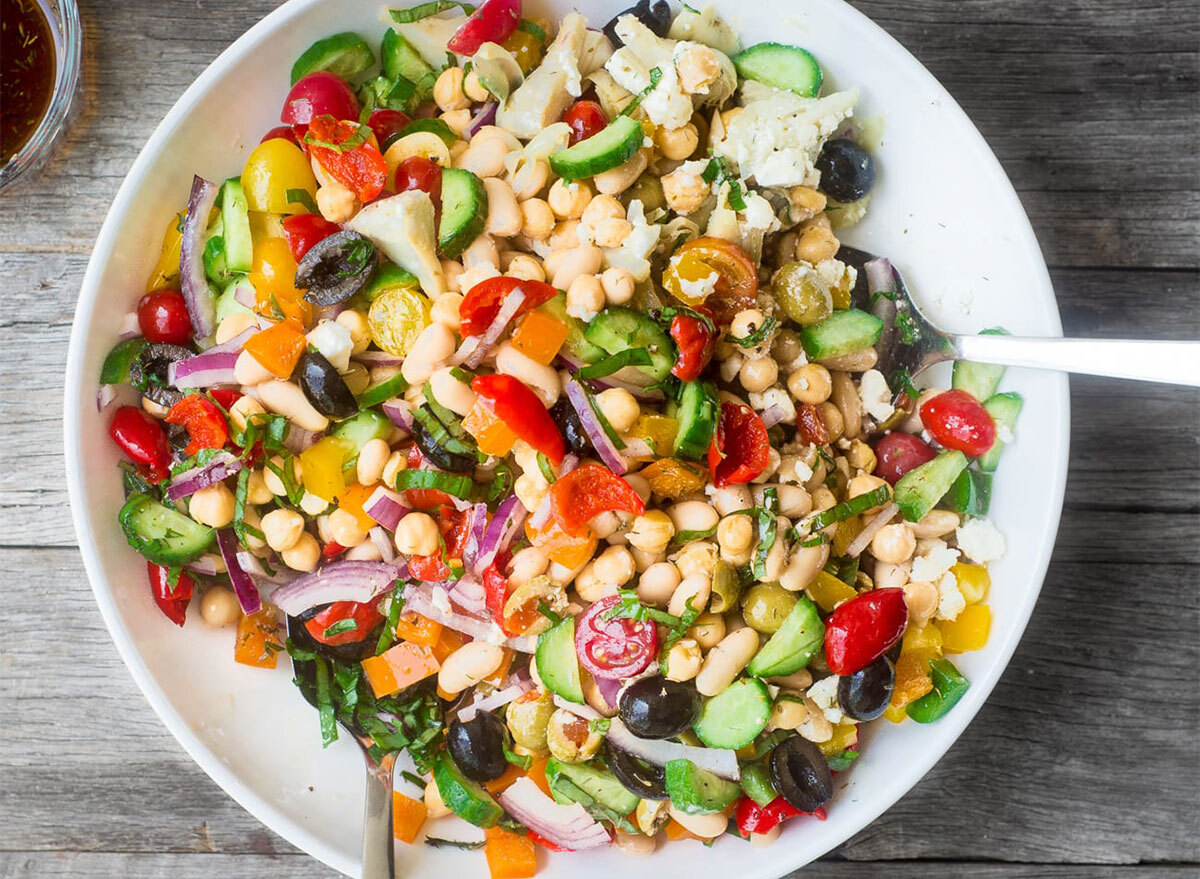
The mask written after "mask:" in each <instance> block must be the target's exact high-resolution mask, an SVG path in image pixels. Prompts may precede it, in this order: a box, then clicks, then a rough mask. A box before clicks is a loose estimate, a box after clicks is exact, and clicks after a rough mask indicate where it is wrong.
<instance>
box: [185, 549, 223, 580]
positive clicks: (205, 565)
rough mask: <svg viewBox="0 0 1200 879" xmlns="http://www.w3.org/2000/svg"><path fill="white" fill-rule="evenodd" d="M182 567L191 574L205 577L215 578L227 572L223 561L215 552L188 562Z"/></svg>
mask: <svg viewBox="0 0 1200 879" xmlns="http://www.w3.org/2000/svg"><path fill="white" fill-rule="evenodd" d="M184 567H185V568H187V569H188V570H189V571H192V572H193V573H196V574H203V575H204V576H206V577H216V576H218V575H220V574H224V573H225V571H226V570H227V568H226V567H225V560H224V559H222V558H221V556H220V555H219V554H218V553H215V552H206V553H205V554H204V555H202V556H200V558H198V559H194V560H193V561H190V562H188V563H187V564H186V565H184Z"/></svg>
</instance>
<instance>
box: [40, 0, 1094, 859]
mask: <svg viewBox="0 0 1200 879" xmlns="http://www.w3.org/2000/svg"><path fill="white" fill-rule="evenodd" d="M326 2H328V0H287V2H285V3H284V4H282V5H281V6H279V7H278V8H276V9H274V10H272V11H271V12H269V13H268V14H267V15H265V16H264V17H263V18H262V19H260V20H259V21H258V22H256V23H255V24H254V25H252V26H251V27H250V28H249V29H247V30H246V31H245V33H243V34H242V35H241V36H240V37H238V38H237V39H236V40H235V41H234V42H233V43H231V44H230V45H229V46H228V47H226V48H225V49H224V50H223V51H222V52H221V53H220V54H219V55H218V56H217V57H216V58H215V59H214V60H213V61H212V62H211V63H210V64H209V65H208V66H207V67H206V68H205V69H204V71H203V72H202V73H201V74H200V75H199V76H198V77H196V79H195V80H194V81H193V82H192V83H191V85H189V86H188V88H187V89H186V90H185V91H184V92H183V94H182V95H181V96H180V97H179V99H178V100H177V101H176V102H175V103H174V104H173V105H172V107H171V109H170V110H169V111H168V112H167V114H166V115H165V116H164V117H163V119H162V121H161V122H160V123H159V124H158V125H157V126H156V127H155V129H154V131H153V133H152V134H151V135H150V137H149V139H148V140H147V141H146V144H145V145H144V146H143V147H142V149H141V151H140V152H139V153H138V156H137V158H136V159H135V160H134V162H133V164H132V165H131V166H130V169H129V171H128V173H127V174H126V176H125V179H124V180H123V181H122V183H121V186H120V188H119V189H118V191H117V194H116V196H115V197H114V199H113V202H112V205H111V206H110V208H109V210H108V213H107V214H106V216H105V219H104V223H103V225H102V226H101V229H100V233H99V235H98V236H97V239H96V243H95V245H94V247H93V253H92V256H91V258H90V259H89V261H88V266H87V270H86V272H85V274H84V279H83V282H82V284H81V287H80V294H79V299H78V301H77V303H76V309H75V321H74V323H73V326H72V328H71V337H70V343H69V350H68V356H67V366H66V377H65V393H64V401H63V409H64V417H63V442H64V451H65V459H66V470H67V489H68V497H69V502H70V507H71V518H72V522H73V524H74V527H75V533H76V537H77V540H78V544H79V549H80V552H81V554H82V556H83V561H84V567H85V570H86V572H87V575H88V581H89V583H90V585H91V588H92V592H93V594H94V595H95V598H96V603H97V605H98V607H99V609H100V614H101V617H102V618H103V620H104V623H105V626H106V627H107V628H108V631H109V634H110V637H111V638H112V640H113V643H114V644H115V645H116V647H117V651H118V653H119V654H120V656H121V659H122V660H123V661H124V663H125V665H126V666H127V667H128V669H129V672H130V674H131V676H132V677H133V679H134V681H135V683H136V684H137V685H138V687H139V689H140V690H141V691H142V693H143V695H144V696H145V698H146V700H147V702H149V703H150V706H151V708H153V710H154V712H155V713H156V714H157V715H158V717H159V718H160V719H161V720H162V722H163V724H164V725H165V726H166V728H167V730H168V731H169V732H170V733H171V734H172V735H173V736H174V737H175V739H176V740H177V741H178V742H179V743H180V745H182V747H183V749H184V750H185V751H186V752H187V754H188V756H189V757H190V758H191V759H192V760H193V761H195V763H196V764H197V765H198V766H199V767H200V768H201V769H202V770H204V772H205V773H206V774H207V775H208V776H209V777H210V778H211V779H212V780H213V781H215V782H216V783H217V785H218V786H220V787H221V789H222V790H223V791H224V792H225V793H226V794H228V795H229V796H230V797H231V798H232V799H233V800H234V801H235V802H237V803H238V804H239V805H240V806H242V807H243V808H244V809H246V810H247V811H248V812H250V814H251V815H253V816H254V817H255V819H257V820H259V821H261V822H262V823H263V824H265V825H266V826H267V827H269V828H270V829H271V830H272V831H273V832H275V833H277V834H279V835H280V836H281V837H283V838H284V839H285V840H287V841H288V842H289V843H291V844H292V845H295V846H296V847H297V848H299V849H301V850H303V851H304V852H306V853H308V854H310V855H312V856H313V857H315V858H317V859H318V860H320V861H322V862H323V863H325V864H326V865H328V866H330V867H331V868H333V869H335V870H338V871H340V872H342V873H345V874H347V875H357V874H358V871H359V869H360V862H359V860H358V858H356V857H353V856H352V857H350V858H346V857H345V856H344V855H343V854H342V853H340V852H339V851H337V850H335V849H333V848H331V847H330V846H328V845H326V844H325V843H324V842H323V841H322V840H321V839H320V838H319V837H316V836H314V835H313V834H312V833H310V832H309V830H308V829H307V828H306V827H304V826H303V825H301V824H300V823H298V822H295V821H293V820H292V819H290V818H289V817H287V816H286V815H284V814H283V813H282V812H280V811H279V810H278V809H277V808H275V806H273V805H272V804H271V803H270V802H268V801H267V800H266V799H264V798H263V797H262V796H260V795H259V794H258V793H256V792H255V791H254V790H253V789H252V788H250V787H249V786H248V785H247V784H245V783H244V782H243V781H242V780H241V779H240V778H239V777H238V776H237V775H236V774H235V773H234V772H233V771H232V770H231V769H230V768H229V767H228V766H226V764H225V763H224V762H223V761H222V760H221V759H220V757H219V756H218V754H217V753H216V752H215V751H214V750H213V749H212V748H210V747H209V746H208V745H207V744H205V743H204V742H203V741H202V740H201V739H200V737H199V736H198V735H197V734H196V733H194V732H193V731H192V730H191V729H190V728H189V727H188V725H187V724H186V722H185V721H184V720H183V718H182V717H181V716H180V715H179V714H178V713H177V712H176V711H175V709H174V708H173V707H172V705H171V703H170V702H169V700H168V699H167V697H166V696H165V694H164V692H163V691H162V689H161V688H160V687H159V685H158V684H157V683H156V681H155V678H154V675H153V674H152V673H151V671H150V669H149V667H148V666H147V664H146V663H145V661H144V660H143V659H142V657H141V655H140V653H139V652H138V650H137V648H136V647H135V645H134V642H133V639H132V637H131V635H130V632H129V630H128V629H127V628H126V626H125V624H124V623H123V621H122V620H121V617H120V614H119V612H118V609H117V606H116V602H115V599H114V596H113V593H112V591H111V589H110V588H109V586H108V582H107V579H106V577H105V574H104V571H103V566H102V563H101V561H100V557H99V552H98V549H97V546H98V540H97V534H96V532H95V530H94V529H93V527H92V523H91V522H90V521H89V519H88V516H87V514H86V512H85V498H84V485H85V481H86V474H85V473H84V472H83V469H82V455H81V443H82V440H83V438H82V436H81V434H80V427H81V424H80V412H81V411H82V407H83V406H84V405H87V404H88V401H89V400H91V399H92V397H93V394H92V393H90V392H85V391H84V389H85V388H86V387H89V385H88V383H87V381H86V379H85V376H84V375H83V366H84V349H85V346H86V338H87V332H88V328H89V327H90V325H91V323H92V319H93V315H94V312H95V310H96V307H97V305H98V303H99V299H100V294H101V290H100V287H99V280H100V277H101V274H102V272H103V265H104V262H105V257H103V256H101V255H103V254H107V253H108V252H109V251H110V250H111V248H112V246H113V244H114V242H115V240H116V238H117V237H118V236H119V234H120V232H121V228H122V226H121V222H120V221H121V219H122V218H123V216H124V214H125V213H126V212H127V211H128V209H129V207H130V205H131V204H132V203H133V202H134V201H135V200H136V198H137V197H138V194H139V191H140V188H141V185H142V179H143V178H144V176H145V174H146V171H147V168H148V166H149V165H150V164H151V162H152V161H153V159H154V157H155V154H156V153H157V152H158V151H159V150H160V149H161V148H162V146H163V145H164V143H165V142H166V141H168V140H169V138H170V137H171V135H172V134H173V133H174V130H175V128H176V127H177V125H178V123H179V122H180V120H181V118H182V117H184V116H185V115H186V114H187V113H188V112H190V110H191V108H192V106H193V105H194V104H195V103H197V102H198V100H200V99H201V98H202V97H203V96H204V95H205V94H207V92H208V91H209V88H210V85H211V84H212V83H213V81H214V80H216V79H217V78H218V77H219V76H221V75H222V74H223V73H224V71H225V70H226V69H227V68H229V67H231V66H236V65H237V64H238V63H240V62H241V61H242V59H243V58H244V57H245V56H246V55H247V54H249V53H250V52H252V51H253V49H254V47H255V46H256V45H257V43H258V42H259V39H260V37H261V36H262V35H265V34H267V33H268V32H271V31H273V30H275V29H276V28H277V27H279V26H282V25H284V24H285V23H286V22H287V21H288V20H289V19H291V18H293V17H297V16H299V15H301V14H303V13H304V12H306V11H307V10H308V9H310V8H311V7H314V6H318V5H321V4H323V3H326ZM821 2H822V3H827V4H829V5H831V6H841V7H844V8H843V12H845V13H848V14H849V15H850V16H852V17H856V18H857V19H858V20H859V24H860V25H861V26H864V27H866V28H868V29H873V30H874V31H876V32H877V34H878V36H879V37H880V38H881V39H883V40H884V41H885V42H886V43H890V44H891V46H892V48H894V49H896V50H898V51H899V52H900V53H902V54H903V55H904V56H907V57H908V59H909V60H910V62H911V64H912V66H913V73H914V75H916V76H918V77H920V78H921V79H923V80H924V81H925V84H926V85H927V86H929V87H930V88H931V89H932V90H933V91H934V92H935V93H937V94H939V95H940V97H941V100H942V102H943V103H944V105H945V108H946V110H947V112H949V113H951V114H957V115H958V116H959V117H960V121H961V122H963V123H965V126H966V128H965V131H966V133H967V137H968V139H969V141H970V142H971V145H972V146H973V147H974V149H975V151H976V153H977V154H978V157H979V161H980V164H979V166H978V169H977V170H978V171H979V172H980V173H983V174H987V175H988V176H990V177H991V178H992V179H993V180H994V181H995V182H996V184H997V185H998V190H997V191H998V192H999V193H1001V197H1002V198H1003V199H1004V200H1005V201H1006V202H1007V203H1008V204H1007V207H1008V208H1009V209H1011V210H1014V211H1015V212H1016V216H1019V217H1020V218H1022V219H1023V220H1024V222H1023V223H1019V224H1017V226H1018V227H1019V228H1014V229H1011V230H1010V231H1011V232H1013V233H1015V234H1016V235H1017V236H1018V237H1019V238H1020V242H1019V243H1020V244H1021V246H1022V247H1023V248H1024V249H1026V250H1028V252H1029V253H1030V254H1031V256H1033V257H1035V265H1034V270H1035V272H1036V273H1037V274H1038V275H1039V276H1040V280H1041V281H1043V282H1044V291H1045V292H1046V293H1047V294H1048V297H1049V300H1050V301H1049V302H1048V303H1047V304H1048V305H1049V306H1050V308H1049V315H1048V318H1049V323H1050V324H1051V326H1052V328H1053V332H1054V334H1056V335H1061V334H1062V324H1061V319H1060V315H1059V312H1058V305H1057V300H1056V298H1055V296H1054V292H1053V286H1052V284H1051V281H1050V275H1049V271H1048V269H1047V267H1046V263H1045V259H1044V257H1043V256H1042V252H1041V248H1040V246H1039V244H1038V242H1037V239H1036V236H1035V234H1034V231H1033V228H1032V225H1031V224H1030V222H1029V219H1028V216H1027V214H1026V213H1025V210H1024V207H1023V206H1022V204H1021V202H1020V199H1019V198H1018V196H1017V194H1016V191H1015V189H1014V188H1013V186H1012V183H1011V181H1010V180H1009V179H1008V177H1007V175H1006V174H1005V172H1004V170H1003V168H1002V166H1001V165H1000V162H999V160H998V159H997V158H996V156H995V154H994V152H993V151H992V149H991V148H990V146H988V144H987V142H986V140H985V139H984V138H983V136H982V134H981V133H980V132H979V130H978V129H977V128H976V126H975V125H974V123H973V122H972V121H971V120H970V117H968V116H967V114H966V112H965V111H964V110H963V109H962V108H961V107H960V106H959V104H958V102H957V101H956V100H955V99H954V98H953V96H952V95H950V93H949V92H948V91H947V90H946V88H945V87H944V86H943V85H942V84H941V83H940V82H939V81H938V80H937V78H936V77H934V76H933V74H932V73H930V71H929V70H928V69H926V67H925V66H924V65H923V64H922V63H921V62H920V61H919V60H918V59H917V58H916V57H915V56H914V55H912V53H910V52H909V51H908V50H907V49H906V48H904V46H903V45H901V44H900V43H899V42H898V41H897V40H896V39H895V38H894V37H892V35H891V34H890V33H888V32H887V31H886V30H884V29H883V28H882V27H881V26H880V25H878V24H876V23H875V22H874V21H872V20H871V19H870V18H869V17H868V16H866V15H865V14H864V13H862V12H860V11H859V10H858V9H856V8H854V7H853V6H851V5H850V4H849V3H847V2H845V0H821ZM1052 381H1053V382H1054V391H1055V394H1054V396H1055V397H1056V398H1057V401H1058V407H1057V411H1056V413H1055V414H1056V415H1057V416H1058V417H1059V419H1060V423H1061V424H1062V425H1063V432H1062V435H1061V436H1060V437H1052V438H1050V441H1049V442H1050V443H1051V446H1050V448H1049V449H1048V451H1049V452H1051V453H1054V452H1056V454H1052V455H1048V457H1052V464H1053V465H1054V470H1053V479H1052V484H1051V486H1050V499H1051V502H1052V503H1053V509H1051V510H1050V511H1049V520H1048V522H1049V524H1050V525H1051V526H1052V527H1053V533H1055V534H1057V529H1058V525H1059V521H1060V518H1061V513H1062V505H1063V499H1064V494H1065V487H1066V478H1067V470H1068V454H1069V448H1070V397H1069V391H1068V384H1067V377H1066V375H1065V374H1061V373H1060V374H1057V375H1056V376H1054V377H1053V378H1052ZM1054 444H1056V445H1057V449H1054V448H1053V445H1054ZM1054 545H1055V540H1053V539H1051V540H1047V541H1044V542H1043V543H1042V545H1041V547H1040V551H1039V552H1038V554H1037V557H1036V558H1035V559H1033V564H1032V570H1033V571H1034V572H1035V575H1036V585H1031V586H1030V587H1028V588H1027V589H1026V593H1025V597H1024V601H1023V602H1022V603H1021V604H1020V605H1019V606H1018V607H1017V608H1015V612H1014V613H1015V619H1014V622H1016V623H1017V625H1016V626H1015V627H1014V628H1013V630H1012V633H1011V635H1010V637H1009V639H1008V641H1007V642H1006V643H1005V644H1004V645H1003V646H1002V647H1001V649H1000V650H999V651H998V652H997V654H996V658H995V661H994V663H993V665H992V666H991V667H990V669H989V671H988V673H987V674H986V675H985V679H984V680H982V681H977V682H973V685H972V687H971V690H970V691H969V692H968V694H967V697H966V698H965V699H964V700H963V702H962V703H961V704H960V705H959V706H958V710H957V711H955V712H953V713H952V714H951V715H950V716H948V717H947V718H944V719H943V720H942V721H940V722H939V725H938V726H939V736H938V738H939V744H938V745H934V746H932V747H930V748H929V749H927V750H926V752H925V753H923V754H921V755H919V756H918V757H917V758H916V759H914V760H913V761H912V762H911V763H910V764H909V766H908V768H907V770H906V772H905V777H906V779H907V780H906V781H905V782H904V783H902V784H897V785H893V786H892V789H891V790H889V791H888V792H887V793H886V794H885V795H883V796H880V797H878V798H876V800H875V801H874V805H873V806H869V807H864V806H862V805H861V804H860V805H858V806H857V808H858V809H860V810H861V811H860V812H859V814H858V816H856V818H855V820H854V821H853V822H852V823H853V824H854V825H855V826H854V827H852V828H851V829H850V830H849V831H847V832H846V833H845V835H839V837H837V838H833V837H832V836H831V840H830V842H829V845H828V847H827V848H826V849H825V850H824V852H825V853H827V852H828V851H830V850H832V849H833V848H834V847H836V846H838V845H841V844H842V843H844V842H845V841H846V840H847V839H849V838H850V837H851V836H853V835H854V834H855V833H858V832H860V831H861V830H863V829H864V828H866V827H867V826H868V825H870V824H871V823H872V822H873V821H875V820H876V819H877V818H878V817H879V816H880V815H881V814H883V813H884V812H885V811H887V810H888V809H890V808H891V807H892V806H893V805H894V804H895V803H896V802H897V801H898V800H899V799H900V798H901V797H902V796H904V795H905V794H906V793H908V791H910V790H911V789H912V788H913V787H914V786H915V785H916V784H917V783H918V782H919V781H920V780H921V779H922V778H924V776H925V775H926V774H927V773H928V772H929V770H930V769H932V767H933V766H934V765H935V764H936V763H937V762H938V760H940V759H941V758H942V756H944V755H945V753H946V752H947V751H948V750H949V749H950V747H951V746H952V745H953V744H954V742H956V741H957V740H958V738H959V737H960V736H961V734H962V732H963V730H964V729H965V728H966V726H967V725H968V724H969V723H970V722H971V721H972V720H973V719H974V717H975V715H976V714H977V713H978V711H979V709H980V708H981V707H982V705H983V703H984V702H985V701H986V699H987V697H988V696H989V695H990V694H991V691H992V689H993V688H994V687H995V685H996V683H997V682H998V681H999V679H1000V677H1001V675H1002V674H1003V673H1004V671H1005V670H1006V669H1007V668H1008V664H1009V662H1010V660H1011V658H1012V655H1013V652H1014V651H1015V650H1016V647H1017V644H1018V643H1019V642H1020V640H1021V637H1022V636H1023V635H1024V632H1025V628H1026V626H1027V625H1028V622H1029V618H1030V615H1031V614H1032V611H1033V607H1034V605H1035V603H1036V602H1037V598H1038V596H1039V595H1040V593H1041V589H1042V586H1043V584H1044V582H1045V576H1046V572H1047V569H1048V566H1049V563H1050V557H1051V554H1052V552H1053V549H1054ZM941 743H944V745H943V744H941ZM772 851H774V852H777V856H776V858H775V859H774V860H773V861H772V862H771V863H770V864H769V865H767V866H766V867H765V869H763V870H754V871H747V872H746V873H745V874H744V876H743V879H773V877H777V876H780V875H783V874H784V873H786V872H788V871H791V870H794V869H796V868H798V867H800V866H802V865H803V864H805V863H808V862H810V860H813V859H806V858H805V857H804V856H803V855H798V856H795V857H789V849H787V848H786V847H784V846H778V847H774V848H773V849H772ZM817 857H820V855H818V856H817Z"/></svg>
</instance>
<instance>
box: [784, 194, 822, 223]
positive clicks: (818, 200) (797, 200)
mask: <svg viewBox="0 0 1200 879" xmlns="http://www.w3.org/2000/svg"><path fill="white" fill-rule="evenodd" d="M788 201H790V202H791V203H792V209H793V211H794V214H793V216H796V217H797V218H798V219H799V220H800V221H801V222H803V221H804V220H808V219H811V218H812V217H815V216H816V215H817V214H820V213H823V212H824V211H825V205H826V204H827V203H828V201H829V200H828V199H827V198H826V197H825V193H823V192H820V191H818V190H816V189H813V188H812V187H811V186H793V187H792V189H791V190H790V191H789V192H788Z"/></svg>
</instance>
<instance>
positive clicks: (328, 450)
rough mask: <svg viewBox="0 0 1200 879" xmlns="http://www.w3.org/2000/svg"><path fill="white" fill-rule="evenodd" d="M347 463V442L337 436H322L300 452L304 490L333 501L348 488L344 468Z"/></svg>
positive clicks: (301, 477)
mask: <svg viewBox="0 0 1200 879" xmlns="http://www.w3.org/2000/svg"><path fill="white" fill-rule="evenodd" d="M345 463H346V443H345V441H343V440H341V439H339V438H338V437H336V436H327V437H322V438H321V439H319V440H317V441H316V442H315V443H313V444H312V445H311V446H309V447H308V448H307V449H305V450H304V451H303V452H301V453H300V471H301V472H300V479H301V481H302V482H303V483H304V490H305V491H311V492H312V493H313V494H315V495H316V496H317V497H319V498H321V499H322V500H326V501H333V500H334V499H335V498H337V496H338V495H339V494H341V493H342V492H343V491H345V490H346V478H345V476H344V475H343V474H342V468H343V467H344V466H345Z"/></svg>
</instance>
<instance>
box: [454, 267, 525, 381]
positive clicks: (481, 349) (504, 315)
mask: <svg viewBox="0 0 1200 879" xmlns="http://www.w3.org/2000/svg"><path fill="white" fill-rule="evenodd" d="M524 301H525V291H524V290H522V289H521V288H520V287H518V288H516V289H515V290H513V291H512V292H511V293H509V294H508V296H506V297H505V298H504V302H503V303H502V304H501V306H500V310H499V311H498V312H496V317H495V318H494V319H493V320H492V322H491V323H490V324H488V328H487V329H486V330H484V331H483V334H482V335H479V336H467V337H466V338H465V339H463V343H462V344H461V345H459V346H458V350H457V351H455V352H454V356H453V357H451V358H450V363H451V365H453V366H458V365H459V364H461V365H463V366H465V367H467V368H468V369H474V368H475V367H477V366H478V365H479V364H481V363H483V358H484V357H486V356H487V354H488V352H489V351H491V350H492V346H493V345H495V344H496V342H497V341H499V339H500V337H501V336H502V335H504V331H505V329H507V328H508V322H509V321H510V320H512V319H513V317H514V316H515V315H516V313H517V311H518V310H519V309H520V308H521V303H523V302H524Z"/></svg>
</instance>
